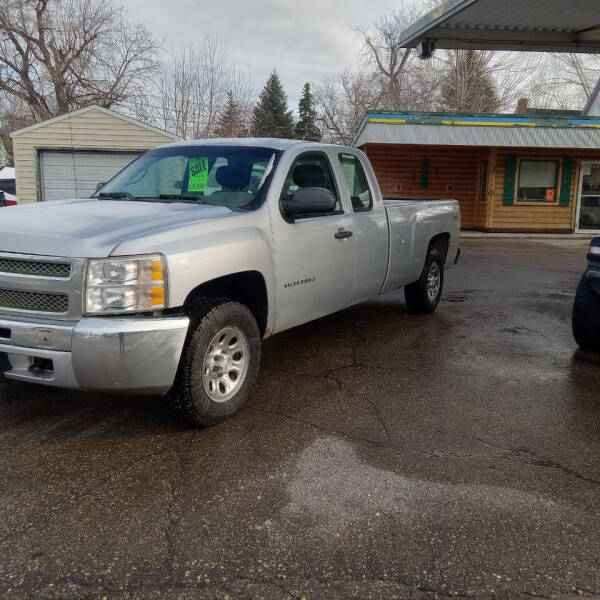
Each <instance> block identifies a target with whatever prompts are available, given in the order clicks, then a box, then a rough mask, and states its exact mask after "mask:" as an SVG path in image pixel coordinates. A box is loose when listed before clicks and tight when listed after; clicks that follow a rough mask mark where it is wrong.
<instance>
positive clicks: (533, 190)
mask: <svg viewBox="0 0 600 600" xmlns="http://www.w3.org/2000/svg"><path fill="white" fill-rule="evenodd" d="M559 169H560V161H558V160H521V161H519V183H518V191H517V199H518V201H519V202H556V201H557V200H558V172H559Z"/></svg>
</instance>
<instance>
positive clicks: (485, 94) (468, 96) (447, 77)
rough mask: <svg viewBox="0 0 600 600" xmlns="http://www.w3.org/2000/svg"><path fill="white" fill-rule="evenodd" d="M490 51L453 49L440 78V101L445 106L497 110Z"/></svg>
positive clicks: (498, 107)
mask: <svg viewBox="0 0 600 600" xmlns="http://www.w3.org/2000/svg"><path fill="white" fill-rule="evenodd" d="M490 57H491V53H489V52H480V51H477V50H456V51H455V52H454V53H452V54H451V56H450V64H449V68H448V69H447V71H446V72H445V73H444V75H443V77H442V81H441V102H442V105H443V106H444V108H446V109H448V110H456V111H468V112H496V111H498V110H499V109H500V100H499V98H498V92H497V90H496V83H495V81H494V77H493V72H492V68H491V66H490V64H489V62H490Z"/></svg>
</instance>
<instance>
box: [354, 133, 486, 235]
mask: <svg viewBox="0 0 600 600" xmlns="http://www.w3.org/2000/svg"><path fill="white" fill-rule="evenodd" d="M361 150H363V151H365V152H366V153H367V155H368V157H369V159H370V161H371V163H372V165H373V169H374V170H375V174H376V175H377V179H378V181H379V185H380V187H381V191H382V193H383V195H384V196H386V197H392V198H394V197H395V198H402V197H407V198H449V199H455V200H458V202H459V203H460V209H461V213H462V225H463V227H466V228H469V227H475V226H477V221H478V216H477V213H478V211H480V210H482V209H483V210H484V209H485V203H480V204H482V205H484V206H483V207H481V208H480V207H479V206H478V205H477V204H478V203H477V196H478V193H479V160H480V158H481V157H482V155H484V156H487V155H488V154H489V153H488V152H487V151H485V152H484V153H482V152H481V151H480V150H479V149H477V148H455V147H452V148H448V147H440V146H438V147H430V146H403V145H392V144H366V145H365V146H363V147H362V148H361ZM424 158H426V159H428V160H429V178H428V187H427V188H423V187H422V182H421V170H422V164H423V163H422V161H423V159H424ZM484 218H485V217H484Z"/></svg>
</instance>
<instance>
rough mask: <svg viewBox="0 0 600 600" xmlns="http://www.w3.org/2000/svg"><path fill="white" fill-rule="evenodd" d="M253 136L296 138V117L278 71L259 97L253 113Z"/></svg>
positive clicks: (268, 80) (272, 75) (270, 76)
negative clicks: (293, 114) (289, 104)
mask: <svg viewBox="0 0 600 600" xmlns="http://www.w3.org/2000/svg"><path fill="white" fill-rule="evenodd" d="M252 135H254V136H256V137H278V138H292V137H294V117H293V116H292V111H291V110H289V109H288V104H287V96H286V94H285V90H284V89H283V85H282V83H281V80H280V79H279V76H278V75H277V71H273V72H272V73H271V75H269V78H268V79H267V83H266V84H265V87H264V88H263V89H262V91H261V93H260V94H259V96H258V102H257V103H256V106H255V107H254V111H253V113H252Z"/></svg>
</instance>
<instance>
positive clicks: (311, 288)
mask: <svg viewBox="0 0 600 600" xmlns="http://www.w3.org/2000/svg"><path fill="white" fill-rule="evenodd" d="M333 173H334V171H333V169H332V168H331V162H330V159H329V157H328V155H327V154H325V153H324V152H321V151H319V152H304V153H302V154H300V155H299V156H298V157H296V159H295V160H294V162H293V163H292V165H291V168H290V170H289V172H288V175H287V177H286V180H285V183H284V186H283V189H282V192H281V193H282V194H293V193H294V192H295V191H297V190H298V189H299V188H301V187H323V188H325V189H327V190H329V191H330V192H331V193H332V194H334V196H335V197H336V200H337V202H336V208H335V210H334V211H333V212H332V213H327V214H323V215H318V216H314V215H313V216H310V217H305V218H297V219H296V220H295V221H293V222H288V221H286V220H285V219H284V217H283V215H282V214H281V213H280V211H279V210H277V208H276V207H272V209H271V210H272V215H271V220H272V223H273V244H274V249H275V268H276V273H277V313H276V314H277V317H276V322H275V331H282V330H284V329H288V328H290V327H294V326H295V325H300V324H301V323H306V322H307V321H312V320H313V319H317V318H319V317H322V316H324V315H327V314H330V313H333V312H336V311H338V310H341V309H342V308H345V307H346V306H348V305H350V304H351V303H352V298H353V287H354V262H355V258H356V244H355V237H354V219H353V216H352V213H351V212H349V211H348V208H347V207H344V205H343V203H342V198H341V194H340V186H339V185H338V183H337V182H336V180H335V178H334V175H333Z"/></svg>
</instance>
